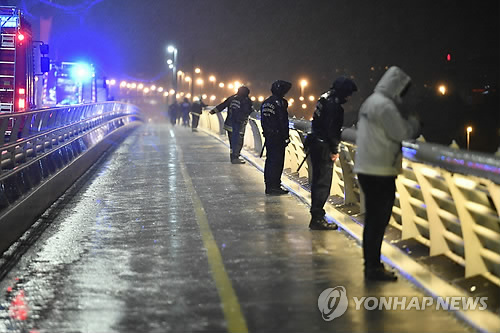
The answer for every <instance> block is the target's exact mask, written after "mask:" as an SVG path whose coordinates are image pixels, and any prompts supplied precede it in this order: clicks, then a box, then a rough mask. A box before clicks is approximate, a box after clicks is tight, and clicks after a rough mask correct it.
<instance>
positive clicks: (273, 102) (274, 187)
mask: <svg viewBox="0 0 500 333" xmlns="http://www.w3.org/2000/svg"><path fill="white" fill-rule="evenodd" d="M291 87H292V84H291V83H290V82H287V81H282V80H277V81H275V82H274V83H273V84H272V86H271V92H272V95H271V96H270V97H269V98H267V99H266V100H265V101H264V102H263V103H262V106H261V108H260V110H261V124H262V131H263V134H264V137H265V149H266V150H267V154H266V164H265V167H264V182H265V183H266V194H269V195H281V194H287V193H288V191H287V190H286V189H284V188H283V187H282V186H281V174H282V172H283V167H284V164H285V148H286V146H287V145H288V144H289V143H290V138H289V133H288V101H287V100H286V99H285V98H284V97H285V94H286V93H287V92H288V91H289V90H290V88H291Z"/></svg>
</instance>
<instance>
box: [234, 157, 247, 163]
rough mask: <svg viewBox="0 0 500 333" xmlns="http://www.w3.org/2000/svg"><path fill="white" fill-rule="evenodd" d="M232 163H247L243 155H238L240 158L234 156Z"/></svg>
mask: <svg viewBox="0 0 500 333" xmlns="http://www.w3.org/2000/svg"><path fill="white" fill-rule="evenodd" d="M231 163H233V164H245V163H246V162H245V160H244V159H242V158H241V157H238V158H232V159H231Z"/></svg>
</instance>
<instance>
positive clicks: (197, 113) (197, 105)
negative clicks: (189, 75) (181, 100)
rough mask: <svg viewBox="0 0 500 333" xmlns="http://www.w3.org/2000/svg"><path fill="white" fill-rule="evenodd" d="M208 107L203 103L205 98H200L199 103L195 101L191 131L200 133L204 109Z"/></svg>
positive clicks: (192, 108) (192, 107) (192, 106)
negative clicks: (200, 122) (199, 127)
mask: <svg viewBox="0 0 500 333" xmlns="http://www.w3.org/2000/svg"><path fill="white" fill-rule="evenodd" d="M205 107H207V105H206V104H205V103H203V98H202V96H200V97H199V98H198V100H197V101H194V102H193V104H192V105H191V116H192V117H193V119H192V120H191V131H193V132H197V131H198V123H199V121H200V116H201V112H202V110H203V108H205Z"/></svg>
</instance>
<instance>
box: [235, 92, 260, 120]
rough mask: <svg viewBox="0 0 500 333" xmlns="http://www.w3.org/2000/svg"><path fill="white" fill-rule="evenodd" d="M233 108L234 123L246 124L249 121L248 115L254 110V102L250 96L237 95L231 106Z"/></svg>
mask: <svg viewBox="0 0 500 333" xmlns="http://www.w3.org/2000/svg"><path fill="white" fill-rule="evenodd" d="M229 109H230V110H231V117H232V123H233V124H234V123H239V124H244V123H246V122H247V121H248V116H250V114H251V113H252V112H253V111H254V110H253V103H252V100H251V99H250V98H248V96H239V95H236V96H235V97H234V98H233V99H232V101H231V105H230V107H229Z"/></svg>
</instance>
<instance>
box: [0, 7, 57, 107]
mask: <svg viewBox="0 0 500 333" xmlns="http://www.w3.org/2000/svg"><path fill="white" fill-rule="evenodd" d="M0 28H1V35H0V113H12V112H19V111H25V110H29V109H31V108H32V107H34V105H35V86H34V80H35V72H34V71H35V69H34V59H33V35H32V30H31V25H30V24H29V23H28V21H27V20H26V19H25V18H24V17H23V15H22V13H21V11H20V10H19V9H17V8H15V7H7V6H0ZM47 60H48V58H47Z"/></svg>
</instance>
